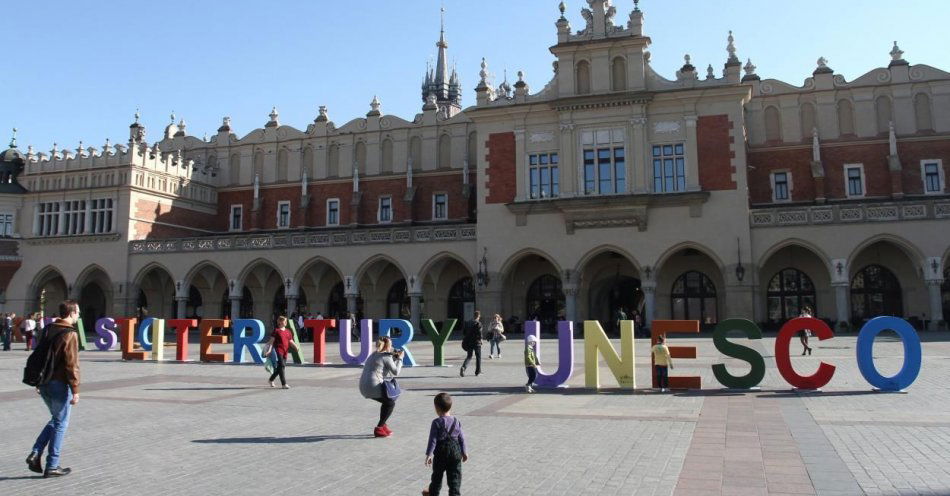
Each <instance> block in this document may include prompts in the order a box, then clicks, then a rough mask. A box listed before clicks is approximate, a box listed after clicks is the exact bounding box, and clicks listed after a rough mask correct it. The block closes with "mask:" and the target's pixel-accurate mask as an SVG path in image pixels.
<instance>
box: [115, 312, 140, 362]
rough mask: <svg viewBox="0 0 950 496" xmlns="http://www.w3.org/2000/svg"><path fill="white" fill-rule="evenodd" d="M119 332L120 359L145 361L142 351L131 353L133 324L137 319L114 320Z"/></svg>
mask: <svg viewBox="0 0 950 496" xmlns="http://www.w3.org/2000/svg"><path fill="white" fill-rule="evenodd" d="M116 323H117V324H119V328H120V329H121V330H122V331H121V336H122V341H121V347H122V359H123V360H145V353H146V352H144V351H133V350H134V349H135V324H137V323H138V319H131V318H124V319H116Z"/></svg>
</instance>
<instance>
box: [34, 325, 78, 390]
mask: <svg viewBox="0 0 950 496" xmlns="http://www.w3.org/2000/svg"><path fill="white" fill-rule="evenodd" d="M67 332H69V331H61V332H60V333H59V334H53V335H47V339H43V340H40V342H39V344H37V345H36V348H35V349H34V350H33V353H30V356H29V357H27V359H26V367H23V384H26V385H27V386H32V387H40V386H44V385H46V384H47V383H49V381H50V379H51V378H52V376H53V368H54V367H55V366H56V357H55V356H54V355H55V353H54V352H53V343H54V341H55V340H56V339H57V338H60V337H61V336H65V335H66V333H67ZM64 339H65V338H64Z"/></svg>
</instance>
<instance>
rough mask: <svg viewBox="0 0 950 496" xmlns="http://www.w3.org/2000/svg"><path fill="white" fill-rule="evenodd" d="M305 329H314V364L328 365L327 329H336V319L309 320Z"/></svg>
mask: <svg viewBox="0 0 950 496" xmlns="http://www.w3.org/2000/svg"><path fill="white" fill-rule="evenodd" d="M303 326H304V328H307V329H313V363H319V364H320V365H323V364H325V363H327V329H328V328H332V327H336V320H335V319H320V320H317V319H308V320H304V321H303Z"/></svg>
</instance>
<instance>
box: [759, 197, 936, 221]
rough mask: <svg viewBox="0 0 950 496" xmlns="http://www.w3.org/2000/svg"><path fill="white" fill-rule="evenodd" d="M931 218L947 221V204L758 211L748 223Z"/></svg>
mask: <svg viewBox="0 0 950 496" xmlns="http://www.w3.org/2000/svg"><path fill="white" fill-rule="evenodd" d="M930 219H950V201H947V200H930V201H926V200H918V201H909V202H887V203H866V204H847V205H822V206H802V207H787V208H761V209H753V210H752V212H751V213H750V224H751V226H752V227H781V226H796V225H818V224H854V223H859V222H897V221H905V220H930Z"/></svg>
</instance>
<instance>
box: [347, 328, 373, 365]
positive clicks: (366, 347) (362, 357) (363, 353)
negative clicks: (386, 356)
mask: <svg viewBox="0 0 950 496" xmlns="http://www.w3.org/2000/svg"><path fill="white" fill-rule="evenodd" d="M339 328H340V358H341V359H342V360H343V363H348V364H350V365H363V362H365V361H366V359H367V358H369V353H370V350H371V349H372V348H373V343H372V340H373V336H372V334H373V319H363V320H362V321H361V322H360V354H359V355H355V356H354V355H353V353H351V352H350V319H343V320H341V321H340V326H339Z"/></svg>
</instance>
